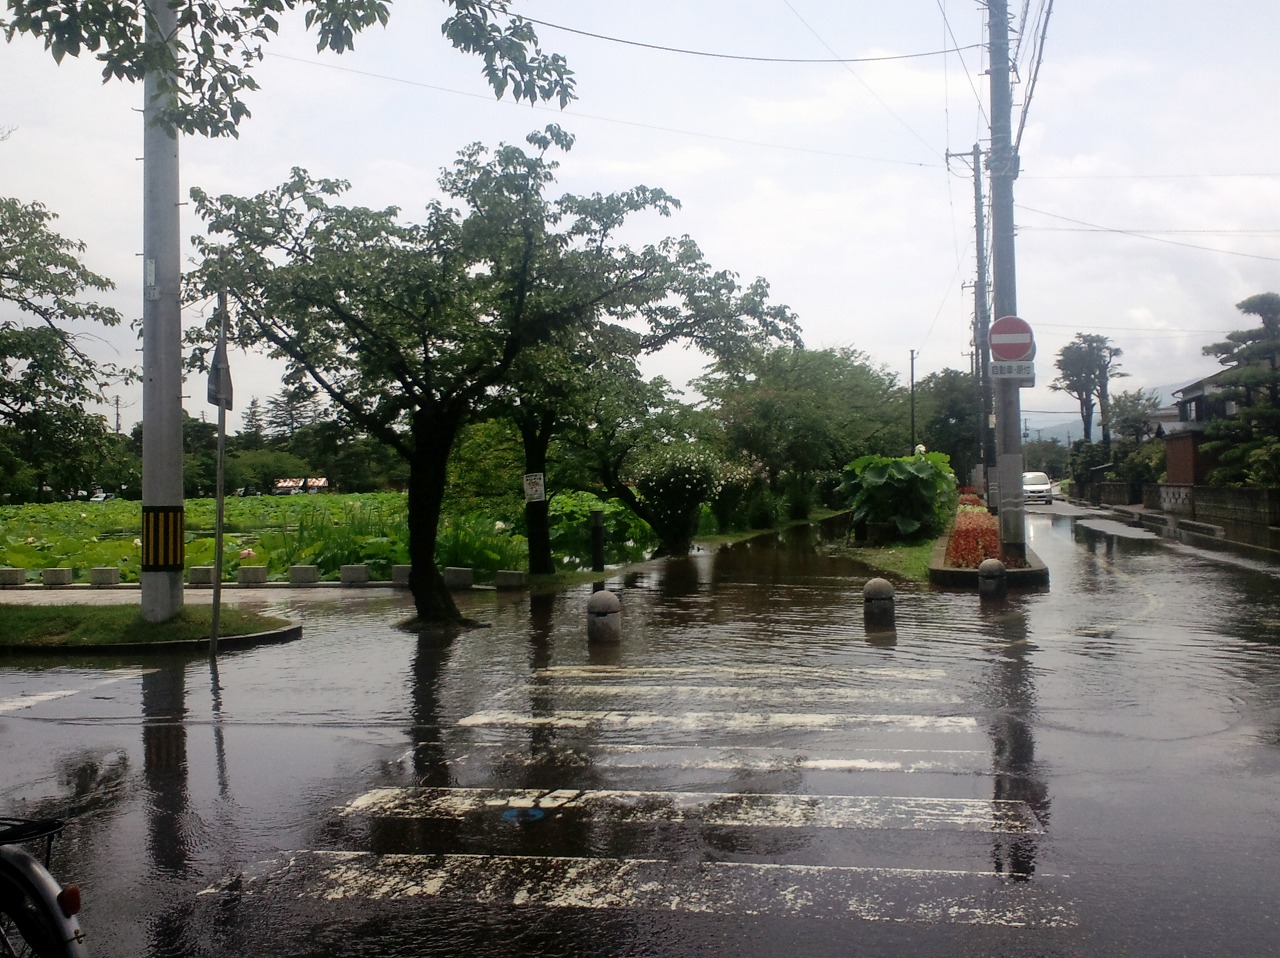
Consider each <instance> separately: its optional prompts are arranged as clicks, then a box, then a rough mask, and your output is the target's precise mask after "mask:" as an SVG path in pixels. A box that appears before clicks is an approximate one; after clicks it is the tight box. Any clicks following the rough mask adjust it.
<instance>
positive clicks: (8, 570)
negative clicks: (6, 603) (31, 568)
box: [0, 566, 27, 588]
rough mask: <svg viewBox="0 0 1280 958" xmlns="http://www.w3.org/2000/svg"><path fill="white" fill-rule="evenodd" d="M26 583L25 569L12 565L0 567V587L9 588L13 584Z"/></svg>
mask: <svg viewBox="0 0 1280 958" xmlns="http://www.w3.org/2000/svg"><path fill="white" fill-rule="evenodd" d="M26 584H27V570H26V569H16V568H14V567H13V566H4V567H3V568H0V587H4V588H11V587H13V586H15V585H26Z"/></svg>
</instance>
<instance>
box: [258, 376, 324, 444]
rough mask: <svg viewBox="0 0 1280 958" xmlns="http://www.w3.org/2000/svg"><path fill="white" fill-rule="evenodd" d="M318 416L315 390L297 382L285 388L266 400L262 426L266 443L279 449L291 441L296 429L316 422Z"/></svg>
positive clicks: (319, 415) (318, 407) (321, 411)
mask: <svg viewBox="0 0 1280 958" xmlns="http://www.w3.org/2000/svg"><path fill="white" fill-rule="evenodd" d="M322 416H323V410H322V407H321V403H320V401H319V400H318V399H317V398H316V391H315V389H314V388H313V387H311V386H309V385H308V384H307V383H301V382H300V383H296V384H294V385H291V386H286V387H285V388H284V389H282V390H280V392H278V393H276V394H275V395H274V396H272V397H271V398H269V399H268V400H267V409H266V413H265V414H264V415H263V417H262V425H263V429H264V432H265V434H266V437H267V440H268V441H269V442H271V443H272V444H274V445H276V446H281V445H287V444H288V443H290V442H292V441H293V437H294V435H295V434H296V433H297V432H298V430H299V429H301V428H303V427H304V426H309V425H312V424H313V423H316V422H318V421H319V420H320V419H321V417H322Z"/></svg>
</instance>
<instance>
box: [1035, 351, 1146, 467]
mask: <svg viewBox="0 0 1280 958" xmlns="http://www.w3.org/2000/svg"><path fill="white" fill-rule="evenodd" d="M1122 355H1123V353H1122V351H1121V350H1120V349H1119V348H1117V347H1116V346H1115V345H1113V344H1112V342H1111V340H1109V339H1108V338H1107V337H1106V336H1097V335H1090V334H1086V333H1076V336H1075V339H1073V340H1072V341H1071V342H1069V343H1067V345H1065V346H1063V347H1062V348H1061V349H1060V350H1058V358H1057V360H1056V361H1055V365H1056V366H1057V368H1058V378H1057V379H1055V380H1054V381H1053V382H1051V383H1050V384H1049V388H1050V389H1054V390H1057V391H1058V392H1064V393H1066V394H1067V395H1068V396H1073V397H1074V398H1075V399H1076V401H1077V402H1078V403H1079V404H1080V424H1081V426H1082V427H1083V428H1084V441H1085V442H1093V411H1094V409H1095V408H1097V410H1098V413H1099V417H1100V421H1101V425H1102V441H1103V444H1104V445H1105V444H1107V443H1109V442H1110V441H1111V380H1113V379H1118V378H1120V377H1122V376H1127V375H1128V373H1123V372H1120V364H1119V363H1118V362H1117V361H1116V360H1118V359H1119V358H1120V356H1122ZM1095 400H1096V403H1097V405H1096V407H1095V405H1094V403H1095Z"/></svg>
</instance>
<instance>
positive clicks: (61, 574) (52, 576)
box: [40, 566, 71, 589]
mask: <svg viewBox="0 0 1280 958" xmlns="http://www.w3.org/2000/svg"><path fill="white" fill-rule="evenodd" d="M40 581H41V582H43V583H44V586H45V588H46V589H56V588H58V587H60V586H64V585H70V584H71V570H70V569H69V568H67V567H66V566H62V567H59V568H49V569H42V570H41V571H40Z"/></svg>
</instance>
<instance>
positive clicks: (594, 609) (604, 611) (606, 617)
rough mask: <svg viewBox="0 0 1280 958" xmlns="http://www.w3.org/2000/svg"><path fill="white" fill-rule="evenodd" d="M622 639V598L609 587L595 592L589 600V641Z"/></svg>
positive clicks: (617, 640)
mask: <svg viewBox="0 0 1280 958" xmlns="http://www.w3.org/2000/svg"><path fill="white" fill-rule="evenodd" d="M621 640H622V600H621V599H619V598H618V597H617V595H615V594H614V593H612V592H610V591H609V590H608V589H601V590H600V591H599V592H593V593H592V594H591V598H590V599H588V600H587V641H588V642H620V641H621Z"/></svg>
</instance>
